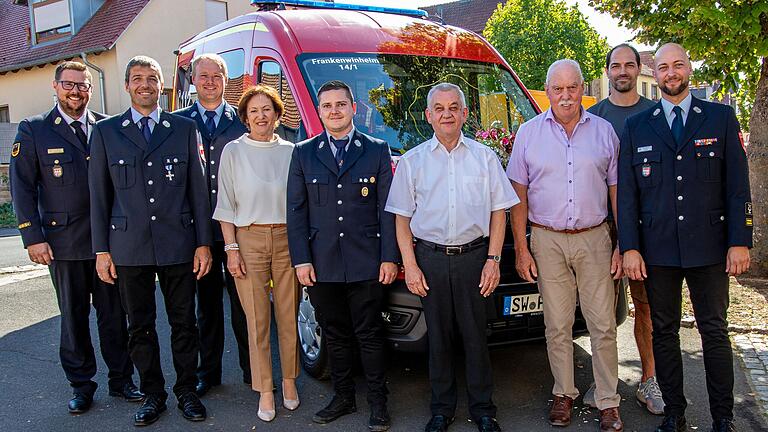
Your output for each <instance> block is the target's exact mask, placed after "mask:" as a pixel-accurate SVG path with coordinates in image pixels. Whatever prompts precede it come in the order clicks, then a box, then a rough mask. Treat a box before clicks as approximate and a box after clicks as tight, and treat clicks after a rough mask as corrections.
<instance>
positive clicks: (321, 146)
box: [317, 141, 325, 150]
mask: <svg viewBox="0 0 768 432" xmlns="http://www.w3.org/2000/svg"><path fill="white" fill-rule="evenodd" d="M324 145H325V141H320V145H319V146H317V149H318V150H320V149H321V148H323V146H324Z"/></svg>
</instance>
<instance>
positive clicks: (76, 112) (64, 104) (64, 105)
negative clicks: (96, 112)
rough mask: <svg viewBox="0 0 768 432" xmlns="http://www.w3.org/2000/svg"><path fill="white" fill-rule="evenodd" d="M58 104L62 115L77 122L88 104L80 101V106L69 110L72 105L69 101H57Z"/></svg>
mask: <svg viewBox="0 0 768 432" xmlns="http://www.w3.org/2000/svg"><path fill="white" fill-rule="evenodd" d="M58 102H59V108H61V110H62V111H64V114H66V115H68V116H70V117H72V118H73V119H75V120H77V119H79V118H80V117H82V116H83V113H84V112H85V109H86V108H87V107H88V103H87V102H85V101H84V100H81V101H80V106H79V107H78V108H77V109H73V108H71V106H70V104H71V103H72V102H71V101H70V100H69V99H66V98H64V99H58Z"/></svg>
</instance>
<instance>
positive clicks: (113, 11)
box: [0, 0, 149, 72]
mask: <svg viewBox="0 0 768 432" xmlns="http://www.w3.org/2000/svg"><path fill="white" fill-rule="evenodd" d="M147 3H149V0H107V1H106V2H105V3H104V4H103V5H102V6H101V8H99V10H98V11H96V13H95V14H94V15H93V17H91V19H90V20H89V21H88V22H87V23H86V24H85V25H84V26H83V27H82V28H81V29H80V31H79V32H77V34H76V35H74V36H73V37H71V38H69V39H64V40H63V41H60V42H56V43H51V44H48V45H42V46H34V47H33V46H31V43H30V41H29V39H28V38H27V32H28V27H29V7H28V6H26V5H24V6H22V5H15V4H14V3H13V0H0V28H1V29H3V33H4V34H3V44H2V45H0V72H7V71H13V70H18V69H22V68H25V67H30V66H36V65H41V64H45V63H49V62H55V61H59V60H64V59H70V58H73V57H76V56H79V55H80V53H82V52H86V53H93V52H101V51H106V50H109V49H111V48H112V46H113V45H114V43H115V41H117V38H118V37H120V35H121V34H122V33H123V32H124V31H125V29H127V28H128V26H129V25H130V24H131V22H132V21H133V20H134V18H136V16H137V15H138V14H139V12H141V10H142V9H143V8H144V6H146V4H147Z"/></svg>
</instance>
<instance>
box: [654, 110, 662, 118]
mask: <svg viewBox="0 0 768 432" xmlns="http://www.w3.org/2000/svg"><path fill="white" fill-rule="evenodd" d="M660 112H661V110H660V109H658V108H656V110H655V111H654V112H653V116H654V117H656V116H657V115H659V113H660Z"/></svg>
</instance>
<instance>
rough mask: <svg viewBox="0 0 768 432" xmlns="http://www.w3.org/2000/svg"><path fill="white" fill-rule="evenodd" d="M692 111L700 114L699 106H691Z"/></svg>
mask: <svg viewBox="0 0 768 432" xmlns="http://www.w3.org/2000/svg"><path fill="white" fill-rule="evenodd" d="M693 112H695V113H696V114H701V108H699V107H697V106H695V107H693Z"/></svg>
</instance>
